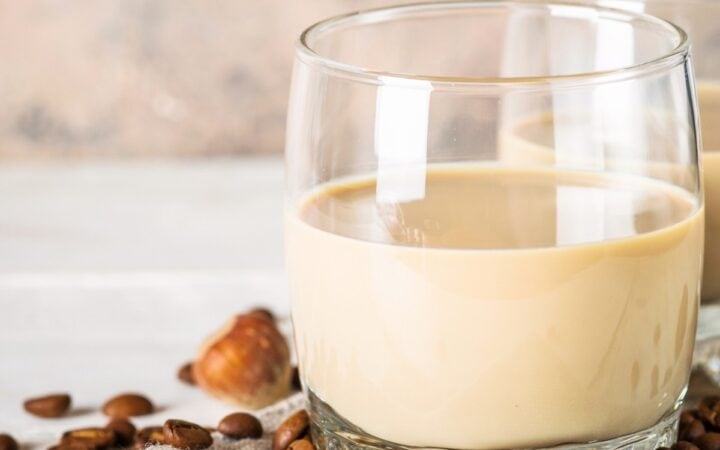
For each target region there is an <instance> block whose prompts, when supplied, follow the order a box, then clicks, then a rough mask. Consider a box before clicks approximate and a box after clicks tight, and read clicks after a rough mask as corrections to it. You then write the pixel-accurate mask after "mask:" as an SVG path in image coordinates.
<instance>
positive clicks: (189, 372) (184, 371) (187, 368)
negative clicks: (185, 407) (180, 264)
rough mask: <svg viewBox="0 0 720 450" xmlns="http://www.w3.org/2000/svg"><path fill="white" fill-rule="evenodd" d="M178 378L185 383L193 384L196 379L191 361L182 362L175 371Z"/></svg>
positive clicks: (195, 382)
mask: <svg viewBox="0 0 720 450" xmlns="http://www.w3.org/2000/svg"><path fill="white" fill-rule="evenodd" d="M177 377H178V380H180V381H182V382H183V383H185V384H189V385H191V386H195V385H196V384H197V381H196V380H195V373H194V372H193V363H191V362H189V363H186V364H184V365H183V366H182V367H181V368H180V369H179V370H178V373H177Z"/></svg>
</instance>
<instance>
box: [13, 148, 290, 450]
mask: <svg viewBox="0 0 720 450" xmlns="http://www.w3.org/2000/svg"><path fill="white" fill-rule="evenodd" d="M282 189H283V187H282V161H281V160H280V159H278V158H276V159H234V160H233V159H224V160H212V161H198V160H189V161H182V162H86V163H65V164H61V163H56V164H52V165H45V164H39V163H32V164H28V163H25V164H19V163H3V164H0V432H3V431H9V432H11V433H12V434H13V435H15V436H16V437H17V438H18V439H20V440H21V441H23V443H25V444H29V445H30V446H31V447H32V446H33V445H34V446H36V447H37V448H44V447H45V446H47V445H48V444H49V443H51V442H53V441H54V440H55V439H56V438H57V436H58V434H59V433H60V432H61V431H63V430H66V429H68V428H71V427H75V426H85V425H102V424H103V423H104V422H105V420H106V419H105V418H104V417H103V416H102V415H101V414H100V413H99V412H98V408H99V406H100V405H101V404H102V402H103V401H104V400H106V399H107V398H109V397H110V396H112V395H114V394H116V393H119V392H123V391H140V392H144V393H146V394H147V395H148V396H150V397H151V398H152V399H153V400H154V401H155V402H156V403H157V404H158V405H160V406H161V411H160V412H159V413H157V414H156V415H154V416H150V417H147V418H142V419H138V420H137V423H138V424H139V425H150V424H158V423H162V421H164V419H165V418H168V417H179V418H185V419H188V420H193V421H197V422H199V423H203V424H215V423H216V422H217V420H218V419H219V418H220V417H222V415H223V414H224V413H225V412H227V411H230V408H228V407H227V406H224V405H222V404H220V403H218V402H215V401H213V400H211V399H209V398H208V397H206V396H205V395H203V394H202V393H200V392H199V391H198V390H197V389H194V388H190V387H186V386H184V385H182V384H181V383H179V382H177V381H176V379H175V372H176V370H177V368H178V366H179V365H180V364H181V363H183V362H185V361H186V360H189V359H191V358H192V357H193V356H194V354H195V352H196V350H197V348H198V346H199V344H200V343H201V341H202V339H203V338H204V337H205V336H207V335H208V334H209V333H210V332H212V331H213V330H214V329H215V328H217V327H218V326H220V325H221V324H222V323H223V322H224V321H225V320H226V319H227V318H229V317H230V316H231V315H232V314H233V313H235V312H239V311H243V310H245V309H247V308H249V307H251V306H254V305H265V306H268V307H271V308H272V309H274V310H275V311H277V312H278V313H280V314H287V310H288V305H287V300H286V286H285V277H284V273H283V252H282V208H283V200H282ZM52 391H68V392H70V393H71V394H72V395H73V398H74V401H75V405H76V406H75V407H74V411H75V413H74V414H73V415H71V416H70V417H67V418H62V419H58V420H42V419H37V418H34V417H32V416H29V415H27V414H26V413H25V412H24V411H23V410H22V400H23V399H25V398H27V397H29V396H33V395H39V394H43V393H46V392H52Z"/></svg>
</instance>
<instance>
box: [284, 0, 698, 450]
mask: <svg viewBox="0 0 720 450" xmlns="http://www.w3.org/2000/svg"><path fill="white" fill-rule="evenodd" d="M697 127H698V123H697V114H696V105H695V92H694V83H693V73H692V64H691V57H690V49H689V44H688V42H687V39H686V36H685V34H684V32H683V31H682V30H680V29H679V28H677V27H675V26H674V25H671V24H670V23H667V22H665V21H663V20H661V19H658V18H655V17H652V16H649V15H644V14H641V13H638V12H633V11H623V10H615V9H606V8H603V7H600V6H595V5H576V4H566V3H562V4H561V3H558V4H552V3H540V2H532V1H529V2H523V1H518V2H493V1H483V2H474V1H467V2H438V3H426V4H415V5H407V6H398V7H391V8H386V9H379V10H370V11H363V12H357V13H353V14H348V15H344V16H339V17H335V18H332V19H329V20H326V21H323V22H320V23H318V24H316V25H313V26H311V27H310V28H308V29H307V30H306V31H305V32H304V33H303V34H302V36H301V38H300V41H299V43H298V45H297V51H296V59H295V68H294V73H293V83H292V90H291V95H290V105H289V119H288V130H287V146H286V164H287V208H286V248H287V250H286V251H287V264H288V272H289V285H290V295H291V306H292V319H293V324H294V332H295V346H296V349H297V355H298V363H299V367H300V373H301V378H302V381H303V386H304V392H305V394H306V396H307V398H308V411H309V414H310V419H311V423H312V436H313V442H314V443H315V444H316V445H317V446H318V447H319V448H338V449H345V448H347V449H352V448H370V449H373V448H377V449H380V448H382V449H401V448H402V449H407V448H415V447H418V448H428V447H431V448H453V449H510V448H525V449H538V448H568V449H569V448H572V449H590V448H592V449H618V448H633V449H641V450H642V449H654V448H656V447H657V446H660V445H668V444H669V443H670V442H671V441H672V440H673V439H674V437H675V433H676V431H675V426H676V423H677V417H678V409H679V407H680V405H681V402H682V400H683V396H684V393H685V390H686V387H687V381H688V376H689V371H690V365H691V359H692V353H693V349H694V341H695V340H694V338H695V331H696V321H697V308H698V303H699V291H700V278H701V265H702V251H703V248H702V247H703V232H704V212H703V197H702V186H701V180H700V176H699V168H698V138H699V136H698V132H697Z"/></svg>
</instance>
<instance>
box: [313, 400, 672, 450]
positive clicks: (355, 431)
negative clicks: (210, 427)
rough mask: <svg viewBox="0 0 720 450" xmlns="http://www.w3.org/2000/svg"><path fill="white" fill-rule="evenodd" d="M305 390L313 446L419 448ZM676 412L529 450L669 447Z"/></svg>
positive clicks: (334, 449) (346, 449)
mask: <svg viewBox="0 0 720 450" xmlns="http://www.w3.org/2000/svg"><path fill="white" fill-rule="evenodd" d="M306 392H307V393H308V397H309V402H308V410H309V412H310V418H311V421H312V438H313V442H314V443H315V446H316V448H318V449H320V450H325V449H329V450H354V449H368V450H374V449H378V450H380V449H382V450H418V449H419V448H420V447H413V446H407V445H401V444H396V443H394V442H388V441H385V440H383V439H380V438H377V437H374V436H371V435H369V434H367V433H366V432H364V431H363V430H362V429H360V428H359V427H357V426H355V425H353V424H352V423H350V422H349V421H347V420H346V419H344V418H343V417H342V416H340V415H339V414H337V413H336V412H335V410H333V409H332V408H331V407H330V406H329V405H328V404H327V403H325V402H323V401H322V400H320V399H319V398H318V397H317V396H316V395H315V394H314V393H313V392H312V391H310V390H307V391H306ZM679 416H680V410H679V408H677V409H676V410H675V411H673V412H672V413H671V414H668V415H667V416H666V417H664V418H663V419H662V420H660V421H659V422H658V423H657V424H655V425H654V426H652V427H650V428H648V429H645V430H641V431H638V432H637V433H633V434H629V435H626V436H621V437H618V438H616V439H612V440H608V441H597V442H589V443H576V444H564V445H559V446H555V447H542V448H538V449H532V450H550V449H562V450H570V449H578V450H617V449H632V450H655V449H656V448H658V447H665V446H666V447H670V446H671V445H672V443H674V442H675V440H676V438H677V424H678V419H679ZM524 450H531V449H524Z"/></svg>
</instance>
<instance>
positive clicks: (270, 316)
mask: <svg viewBox="0 0 720 450" xmlns="http://www.w3.org/2000/svg"><path fill="white" fill-rule="evenodd" d="M248 314H257V315H259V316H263V317H265V318H266V319H268V320H269V321H271V322H275V314H273V313H272V311H270V310H269V309H267V308H253V309H251V310H250V312H249V313H248Z"/></svg>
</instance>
